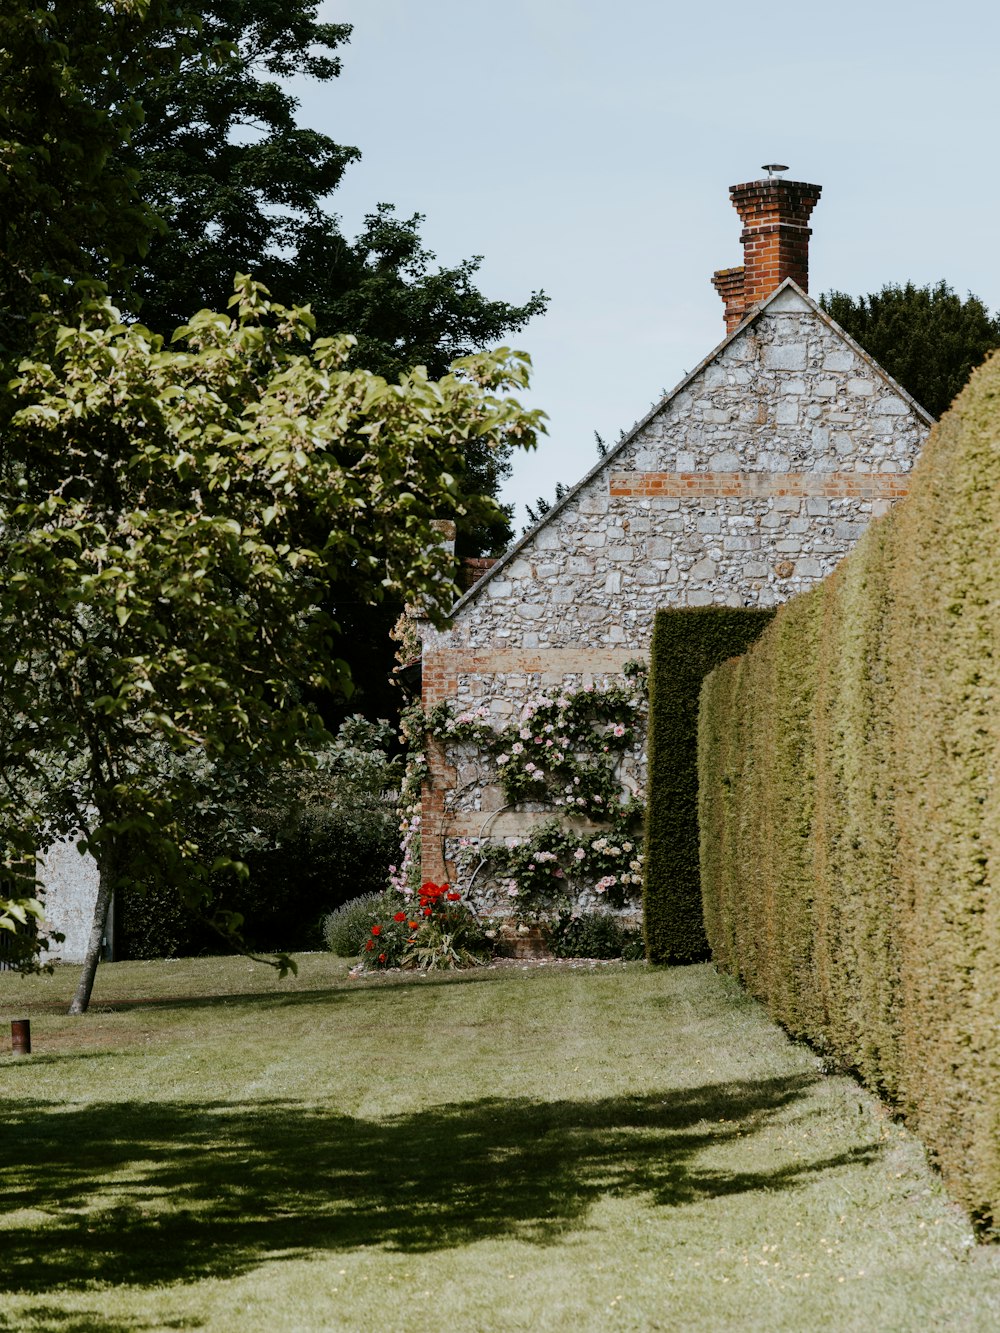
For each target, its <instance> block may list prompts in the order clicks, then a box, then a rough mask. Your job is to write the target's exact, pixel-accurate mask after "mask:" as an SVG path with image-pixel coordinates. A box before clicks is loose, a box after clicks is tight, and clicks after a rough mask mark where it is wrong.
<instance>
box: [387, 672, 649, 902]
mask: <svg viewBox="0 0 1000 1333" xmlns="http://www.w3.org/2000/svg"><path fill="white" fill-rule="evenodd" d="M624 674H625V682H624V683H623V684H615V685H608V686H605V687H603V688H601V687H598V686H594V685H590V686H584V687H582V688H580V689H576V690H574V689H571V688H567V687H563V688H561V689H552V690H549V691H546V692H543V693H541V694H539V695H537V696H535V697H534V698H531V699H529V700H527V701H526V702H525V703H524V704H523V705H522V708H521V710H520V712H519V714H518V715H517V717H516V718H515V719H514V720H512V721H511V722H510V723H508V724H507V725H505V726H502V727H497V726H495V725H494V724H493V723H491V721H490V720H489V719H490V713H489V710H488V709H487V708H486V707H485V706H479V707H477V708H475V709H468V710H465V711H459V710H457V709H456V708H455V706H454V704H452V703H450V702H448V701H445V702H442V703H439V704H436V705H435V706H434V707H433V708H431V709H430V710H428V711H427V712H426V713H424V712H423V711H422V710H421V709H420V708H419V706H416V707H414V708H412V709H410V710H409V711H408V713H407V715H406V716H405V717H404V734H405V735H406V737H407V739H408V740H409V743H410V746H411V760H410V767H409V772H408V776H407V781H406V783H405V784H404V801H406V802H407V804H406V806H405V808H404V810H403V814H402V821H401V831H402V833H403V852H402V860H401V863H400V866H399V867H398V868H397V869H396V871H395V879H394V882H395V883H396V884H397V886H398V887H400V888H401V889H404V890H405V889H406V888H407V887H408V886H409V885H411V884H412V877H413V875H414V872H415V870H416V868H417V866H418V864H419V840H420V816H419V813H418V810H419V807H418V804H417V802H418V799H419V791H420V784H421V783H422V781H423V780H424V779H425V777H426V773H427V765H426V760H425V757H424V747H425V746H426V742H427V738H428V737H430V738H433V739H434V740H436V741H438V742H439V743H440V744H443V745H445V746H447V747H448V749H449V750H452V749H454V748H455V747H462V748H467V749H469V750H472V751H473V752H477V753H478V754H480V755H481V756H483V757H484V758H485V759H486V761H487V762H488V763H489V765H490V766H491V768H492V769H493V770H494V771H495V773H496V776H497V779H498V783H499V785H500V787H501V789H502V791H503V794H504V800H505V802H506V803H507V804H508V805H520V804H523V803H528V802H531V803H534V804H538V805H543V806H548V807H550V808H553V809H555V810H558V811H559V813H560V815H561V816H562V819H558V818H557V819H553V820H549V821H546V822H545V823H544V824H542V825H540V826H539V827H538V828H536V829H535V830H534V831H533V832H532V834H531V835H530V836H529V837H527V838H521V839H508V840H507V841H506V842H503V843H485V844H481V843H478V842H477V841H475V840H469V839H463V840H462V841H461V843H460V845H459V850H460V853H461V860H460V873H461V876H462V880H463V882H464V883H466V885H467V886H469V885H470V884H471V883H472V882H474V881H475V880H476V879H477V878H478V877H479V875H480V874H482V873H483V872H484V871H485V873H486V875H487V877H488V878H490V879H492V880H493V881H494V882H497V883H498V892H499V896H500V899H501V902H502V903H505V905H506V906H507V907H508V908H509V910H510V912H511V913H512V914H514V915H517V916H519V917H521V918H522V919H524V918H530V917H533V916H541V915H549V914H551V913H552V912H553V911H559V910H567V909H573V908H575V907H576V906H578V905H579V903H580V902H581V901H584V900H586V899H588V898H591V897H592V898H593V902H594V904H598V903H600V902H601V901H604V902H606V903H608V905H610V906H613V907H622V906H625V905H626V904H627V903H628V901H629V900H630V899H632V898H633V897H634V896H635V894H636V892H637V890H638V887H639V885H640V884H641V882H642V854H641V850H640V844H641V833H640V831H639V828H640V822H641V817H642V812H643V804H642V802H641V800H639V799H638V798H637V797H636V796H635V795H634V794H630V793H628V792H627V791H626V790H625V789H624V787H623V782H622V776H621V766H622V762H623V760H624V758H625V756H626V755H627V754H629V753H631V752H633V751H634V749H635V748H636V746H637V744H638V743H639V742H640V741H641V739H642V737H643V736H644V734H645V721H646V718H645V714H646V676H645V669H644V667H643V665H642V664H641V663H639V662H631V663H628V664H627V665H626V667H625V670H624ZM567 817H568V820H569V821H570V822H567ZM584 819H585V820H587V821H588V822H590V823H591V824H592V823H594V822H595V821H597V822H599V824H600V827H599V828H598V829H597V830H596V831H594V830H593V829H591V830H589V831H583V830H581V829H579V827H574V822H573V821H579V820H584Z"/></svg>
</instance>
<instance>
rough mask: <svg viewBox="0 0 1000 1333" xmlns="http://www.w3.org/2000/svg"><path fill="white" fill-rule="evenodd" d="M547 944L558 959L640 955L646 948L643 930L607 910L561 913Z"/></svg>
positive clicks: (635, 956) (628, 958)
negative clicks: (575, 913) (570, 913)
mask: <svg viewBox="0 0 1000 1333" xmlns="http://www.w3.org/2000/svg"><path fill="white" fill-rule="evenodd" d="M549 945H550V947H551V949H552V952H553V953H554V954H555V956H556V957H557V958H624V959H625V960H626V961H634V960H636V959H638V958H642V956H643V954H644V952H645V947H644V944H643V938H642V931H641V930H640V929H639V928H638V927H637V926H629V925H626V924H625V923H624V922H623V921H622V920H621V918H620V917H617V916H613V915H612V914H611V913H610V912H585V913H582V914H581V915H579V916H571V915H568V914H563V915H562V916H560V918H559V920H558V922H557V923H556V925H555V926H554V928H553V929H552V931H551V933H550V935H549Z"/></svg>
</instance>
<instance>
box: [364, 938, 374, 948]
mask: <svg viewBox="0 0 1000 1333" xmlns="http://www.w3.org/2000/svg"><path fill="white" fill-rule="evenodd" d="M365 948H366V949H374V948H375V941H374V940H367V941H366V943H365Z"/></svg>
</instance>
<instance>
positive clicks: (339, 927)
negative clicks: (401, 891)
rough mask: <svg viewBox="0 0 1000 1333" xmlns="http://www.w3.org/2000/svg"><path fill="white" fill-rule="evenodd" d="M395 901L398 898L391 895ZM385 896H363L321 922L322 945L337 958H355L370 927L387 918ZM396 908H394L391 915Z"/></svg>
mask: <svg viewBox="0 0 1000 1333" xmlns="http://www.w3.org/2000/svg"><path fill="white" fill-rule="evenodd" d="M392 896H393V900H394V901H395V900H396V898H397V895H395V894H394V895H392ZM388 897H389V895H388V894H383V893H362V894H359V896H358V897H357V898H352V899H351V900H350V902H346V903H343V904H341V906H340V907H337V908H334V910H333V911H332V912H330V913H329V914H328V915H327V916H325V917H324V918H323V922H322V931H323V941H324V943H325V944H326V947H327V948H328V949H329V950H330V952H331V953H332V954H336V956H337V957H338V958H356V957H357V956H358V954H359V953H360V952H361V950H362V949H363V948H364V947H365V940H366V939H367V938H368V933H369V931H370V930H371V927H372V926H373V925H374V924H375V922H376V921H378V920H379V919H380V918H381V917H382V916H384V915H385V914H386V911H387V908H388V904H387V902H386V899H387V898H388ZM396 910H397V908H395V907H393V911H396Z"/></svg>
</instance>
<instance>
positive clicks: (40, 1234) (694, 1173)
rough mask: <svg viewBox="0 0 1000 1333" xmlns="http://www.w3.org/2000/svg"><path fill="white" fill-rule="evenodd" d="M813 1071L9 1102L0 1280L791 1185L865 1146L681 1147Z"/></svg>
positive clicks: (258, 1255) (273, 1252)
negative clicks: (505, 1095) (596, 1092)
mask: <svg viewBox="0 0 1000 1333" xmlns="http://www.w3.org/2000/svg"><path fill="white" fill-rule="evenodd" d="M813 1081H814V1080H813V1079H812V1078H810V1077H796V1078H780V1079H772V1080H769V1081H763V1082H756V1083H751V1082H747V1083H732V1084H726V1085H709V1086H704V1087H699V1088H694V1089H689V1090H683V1091H677V1090H673V1091H667V1092H663V1093H655V1094H650V1095H647V1096H642V1097H621V1098H607V1099H604V1100H600V1101H593V1102H591V1101H568V1100H567V1101H554V1102H543V1101H532V1100H527V1099H522V1100H502V1099H484V1100H481V1101H475V1102H468V1103H453V1104H450V1105H447V1106H443V1107H436V1108H433V1109H431V1110H428V1111H426V1112H421V1113H419V1114H409V1115H401V1116H396V1117H392V1118H388V1119H384V1120H379V1121H366V1120H360V1119H353V1118H351V1117H349V1116H345V1115H343V1114H340V1113H338V1112H335V1111H332V1110H329V1109H324V1108H322V1107H304V1106H302V1105H301V1104H299V1103H283V1102H276V1101H274V1102H265V1103H258V1104H254V1105H253V1106H247V1105H227V1104H210V1105H197V1104H188V1103H169V1102H168V1103H155V1102H153V1103H123V1104H122V1103H109V1104H97V1105H87V1106H84V1107H67V1108H64V1107H62V1106H60V1105H58V1104H47V1103H45V1104H42V1103H33V1104H31V1103H29V1104H23V1103H22V1104H19V1105H18V1106H15V1107H12V1108H11V1109H10V1111H9V1112H8V1113H7V1115H6V1117H5V1126H4V1137H5V1140H6V1142H7V1144H8V1145H9V1151H8V1152H7V1153H5V1155H4V1157H5V1164H4V1165H3V1166H2V1167H0V1191H2V1194H0V1197H2V1199H3V1207H4V1209H5V1210H6V1211H7V1213H8V1217H7V1219H6V1225H5V1227H4V1229H3V1268H2V1276H0V1285H2V1286H5V1287H6V1288H7V1289H8V1290H10V1291H20V1292H24V1293H28V1292H31V1293H38V1294H41V1293H42V1292H44V1291H52V1290H53V1289H60V1288H70V1289H73V1288H77V1289H79V1288H83V1287H88V1286H94V1285H102V1284H105V1283H113V1284H122V1283H127V1284H139V1285H142V1286H154V1285H157V1284H160V1283H167V1282H177V1281H192V1280H196V1279H198V1278H206V1277H231V1276H235V1275H238V1274H239V1273H242V1272H245V1271H247V1270H248V1269H250V1268H252V1267H253V1266H255V1265H256V1264H257V1263H259V1262H261V1261H262V1260H264V1259H265V1258H269V1259H280V1258H283V1257H292V1256H298V1255H301V1254H303V1253H306V1252H309V1251H321V1250H331V1249H334V1250H352V1249H356V1248H358V1247H360V1246H382V1247H385V1248H388V1249H390V1250H396V1251H402V1252H426V1251H431V1250H437V1249H442V1248H448V1247H453V1246H460V1245H466V1244H471V1243H473V1242H476V1241H480V1240H484V1239H488V1238H490V1237H499V1236H508V1237H513V1238H515V1239H518V1240H521V1241H527V1242H534V1243H538V1244H550V1243H553V1242H555V1241H557V1240H558V1239H559V1238H560V1236H561V1235H563V1234H564V1233H565V1232H567V1231H569V1230H572V1229H578V1228H580V1227H582V1226H584V1225H586V1216H587V1212H588V1210H589V1209H590V1208H591V1206H592V1205H594V1204H595V1203H596V1202H597V1201H598V1200H599V1199H601V1198H602V1197H606V1196H616V1195H617V1196H621V1195H644V1196H646V1197H647V1198H648V1199H649V1200H651V1201H652V1202H653V1203H654V1204H655V1205H658V1206H660V1207H673V1206H678V1205H683V1204H686V1203H690V1202H693V1201H695V1200H698V1199H703V1198H711V1197H718V1196H721V1195H729V1194H737V1193H742V1192H745V1191H749V1190H777V1189H789V1188H794V1187H795V1186H796V1185H797V1184H798V1183H799V1182H800V1181H801V1180H803V1179H804V1178H806V1177H808V1176H809V1175H811V1174H813V1173H815V1172H819V1171H824V1170H827V1169H830V1168H833V1167H837V1166H842V1165H845V1164H847V1163H848V1162H851V1161H857V1160H867V1158H869V1157H870V1156H872V1155H873V1154H874V1153H875V1152H876V1151H877V1149H876V1148H875V1147H874V1146H872V1147H869V1148H865V1149H861V1150H858V1151H856V1152H852V1153H844V1154H841V1155H839V1156H835V1157H827V1158H818V1157H817V1158H814V1159H811V1160H802V1161H799V1162H797V1163H796V1164H794V1165H790V1166H785V1167H782V1168H779V1169H775V1170H770V1171H764V1172H746V1173H738V1172H737V1173H730V1172H723V1171H719V1170H714V1169H712V1168H711V1167H710V1166H709V1165H708V1164H707V1162H702V1163H699V1161H698V1158H699V1154H700V1153H701V1152H702V1150H703V1149H706V1148H708V1147H713V1146H717V1145H719V1144H724V1143H726V1142H728V1141H730V1140H732V1139H734V1138H735V1137H737V1136H741V1137H742V1138H743V1140H744V1141H746V1140H747V1139H748V1138H749V1137H750V1136H752V1135H753V1134H754V1133H755V1132H758V1131H759V1130H761V1129H763V1128H765V1127H766V1126H767V1125H768V1124H769V1123H771V1122H772V1121H773V1120H774V1118H775V1117H776V1116H779V1115H781V1114H782V1113H783V1112H785V1111H786V1109H787V1108H790V1107H791V1106H792V1105H793V1104H794V1103H795V1102H796V1101H798V1100H799V1099H800V1098H802V1097H803V1096H805V1095H806V1094H807V1092H808V1089H809V1086H810V1084H811V1083H812V1082H813ZM21 1210H26V1211H24V1212H22V1211H21Z"/></svg>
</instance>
